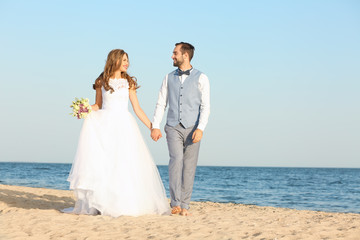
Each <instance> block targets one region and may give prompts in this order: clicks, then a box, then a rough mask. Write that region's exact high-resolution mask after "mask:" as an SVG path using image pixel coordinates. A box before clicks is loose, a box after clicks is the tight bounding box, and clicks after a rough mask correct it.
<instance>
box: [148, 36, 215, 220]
mask: <svg viewBox="0 0 360 240" xmlns="http://www.w3.org/2000/svg"><path fill="white" fill-rule="evenodd" d="M194 51H195V48H194V46H192V45H191V44H189V43H185V42H180V43H176V44H175V48H174V51H173V54H172V56H171V58H172V59H173V65H174V67H178V68H177V69H176V70H175V71H173V72H171V73H169V74H167V75H166V76H165V78H164V80H163V83H162V86H161V89H160V92H159V96H158V101H157V104H156V109H155V114H154V121H153V123H152V124H153V125H152V126H153V128H152V130H151V138H152V139H153V140H154V141H158V140H159V139H160V138H161V137H162V134H161V131H160V123H161V120H162V118H163V115H164V112H165V109H166V107H167V106H169V110H168V114H167V122H166V126H165V132H166V139H167V143H168V148H169V155H170V162H169V189H170V198H171V207H172V211H171V213H172V214H178V213H180V214H181V215H183V216H188V215H190V213H189V211H188V209H189V203H190V198H191V193H192V189H193V185H194V178H195V171H196V165H197V162H198V156H199V148H200V140H201V138H202V136H203V131H204V129H205V127H206V124H207V122H208V118H209V114H210V85H209V80H208V78H207V76H206V75H205V74H203V73H202V72H200V71H199V70H197V69H194V68H193V67H192V66H191V64H190V61H191V59H192V57H193V55H194Z"/></svg>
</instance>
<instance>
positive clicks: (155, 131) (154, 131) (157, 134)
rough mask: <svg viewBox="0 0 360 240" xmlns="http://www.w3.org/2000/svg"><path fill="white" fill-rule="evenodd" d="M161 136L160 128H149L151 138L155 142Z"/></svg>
mask: <svg viewBox="0 0 360 240" xmlns="http://www.w3.org/2000/svg"><path fill="white" fill-rule="evenodd" d="M161 137H162V134H161V131H160V129H157V128H153V129H151V138H152V140H154V141H155V142H157V141H158V140H159V139H160V138H161Z"/></svg>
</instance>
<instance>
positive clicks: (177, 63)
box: [173, 59, 184, 67]
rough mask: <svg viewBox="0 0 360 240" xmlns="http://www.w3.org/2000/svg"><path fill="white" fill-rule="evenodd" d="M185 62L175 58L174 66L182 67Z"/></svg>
mask: <svg viewBox="0 0 360 240" xmlns="http://www.w3.org/2000/svg"><path fill="white" fill-rule="evenodd" d="M183 62H184V61H182V62H181V61H179V60H177V59H175V61H174V62H173V66H174V67H180V66H181V64H182V63H183Z"/></svg>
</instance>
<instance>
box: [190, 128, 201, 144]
mask: <svg viewBox="0 0 360 240" xmlns="http://www.w3.org/2000/svg"><path fill="white" fill-rule="evenodd" d="M202 136H203V131H201V130H200V129H196V130H195V131H194V133H193V135H192V140H193V143H197V142H199V141H200V140H201V138H202Z"/></svg>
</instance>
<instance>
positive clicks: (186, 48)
mask: <svg viewBox="0 0 360 240" xmlns="http://www.w3.org/2000/svg"><path fill="white" fill-rule="evenodd" d="M178 45H181V48H180V51H181V53H182V54H184V53H187V54H188V55H189V60H190V61H191V59H192V58H193V56H194V51H195V48H194V46H193V45H191V44H190V43H186V42H179V43H175V46H178Z"/></svg>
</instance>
